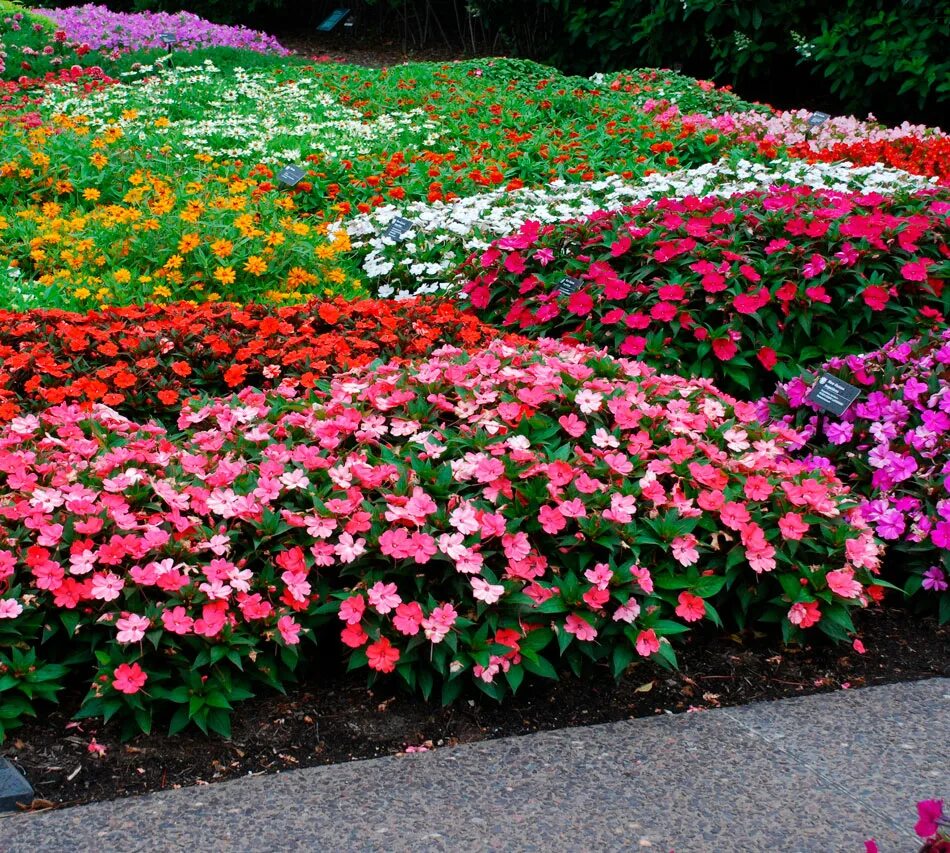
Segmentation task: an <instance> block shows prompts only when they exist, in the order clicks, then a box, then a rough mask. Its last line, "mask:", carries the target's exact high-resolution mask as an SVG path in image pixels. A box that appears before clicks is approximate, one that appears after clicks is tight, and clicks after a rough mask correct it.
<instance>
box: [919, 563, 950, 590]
mask: <svg viewBox="0 0 950 853" xmlns="http://www.w3.org/2000/svg"><path fill="white" fill-rule="evenodd" d="M922 586H923V588H924V589H929V590H930V591H931V592H944V591H945V590H946V589H947V588H948V587H950V584H948V583H947V578H946V575H944V573H943V571H942V570H941V568H940V566H931V567H930V568H929V569H927V571H926V572H924V581H923V584H922Z"/></svg>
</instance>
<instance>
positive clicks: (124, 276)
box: [113, 267, 132, 284]
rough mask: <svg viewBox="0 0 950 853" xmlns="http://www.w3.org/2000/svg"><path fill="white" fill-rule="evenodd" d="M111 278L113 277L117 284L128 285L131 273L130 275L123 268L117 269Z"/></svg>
mask: <svg viewBox="0 0 950 853" xmlns="http://www.w3.org/2000/svg"><path fill="white" fill-rule="evenodd" d="M113 276H114V277H115V280H116V281H117V282H119V284H128V283H129V282H130V281H131V280H132V273H130V272H129V271H128V270H127V269H125V268H124V267H123V268H121V269H117V270H116V271H115V272H114V273H113Z"/></svg>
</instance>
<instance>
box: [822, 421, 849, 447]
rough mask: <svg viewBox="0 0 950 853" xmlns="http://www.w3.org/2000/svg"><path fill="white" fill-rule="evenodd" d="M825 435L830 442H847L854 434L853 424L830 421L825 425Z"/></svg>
mask: <svg viewBox="0 0 950 853" xmlns="http://www.w3.org/2000/svg"><path fill="white" fill-rule="evenodd" d="M825 435H826V436H827V437H828V441H830V442H831V443H832V444H847V443H848V442H849V441H851V437H852V435H854V424H849V423H835V422H831V423H829V424H827V425H826V426H825Z"/></svg>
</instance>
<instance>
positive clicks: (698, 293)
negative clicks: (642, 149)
mask: <svg viewBox="0 0 950 853" xmlns="http://www.w3.org/2000/svg"><path fill="white" fill-rule="evenodd" d="M948 212H950V202H947V201H946V200H944V199H943V196H942V195H941V194H940V193H939V192H938V191H928V192H923V193H919V194H917V195H914V196H907V197H904V198H885V197H884V196H882V195H879V194H875V193H868V194H859V193H842V192H836V191H831V190H820V191H812V190H810V189H809V188H807V187H795V188H789V187H787V186H785V187H772V188H771V189H770V190H769V191H768V192H764V193H763V192H758V193H749V194H743V195H737V196H733V197H731V198H725V199H720V198H714V197H711V196H710V197H707V198H696V197H687V198H683V199H673V198H667V199H662V200H660V201H656V202H642V203H640V204H637V205H634V206H631V207H628V208H626V209H623V210H620V211H616V212H610V213H607V212H603V211H599V212H596V213H593V214H591V216H589V217H588V218H587V219H585V220H580V221H573V222H567V223H563V224H557V225H545V226H541V225H539V224H538V223H537V222H526V223H525V224H524V226H522V228H521V230H520V231H519V232H518V233H517V234H513V235H510V236H507V237H503V238H502V239H500V240H496V241H495V242H494V243H493V244H492V245H491V246H490V247H489V248H488V249H487V250H486V251H485V252H483V253H481V254H480V255H476V256H473V257H472V258H470V259H469V261H468V263H467V265H466V266H465V267H464V268H463V270H464V272H465V273H466V275H467V276H468V278H469V279H470V280H469V282H468V284H467V285H466V287H465V290H466V292H467V293H468V295H469V297H470V298H471V303H472V307H473V308H474V309H475V310H476V311H478V312H479V316H480V317H482V318H483V319H485V320H486V321H488V322H494V323H498V324H500V325H503V326H506V327H509V328H516V329H519V330H521V331H523V332H524V333H526V334H531V335H532V336H544V335H547V336H564V337H568V338H571V339H576V340H579V341H582V342H584V343H593V344H596V345H598V346H608V347H609V348H610V349H611V350H612V352H613V353H614V354H618V355H625V356H634V357H637V358H639V359H641V360H644V361H646V362H648V363H649V364H651V365H653V366H655V367H659V368H660V369H662V370H668V371H675V372H677V373H691V374H693V375H699V376H712V377H714V378H715V380H716V381H717V383H719V385H720V387H722V388H723V389H724V390H726V391H728V392H729V393H736V394H740V395H744V394H746V393H748V392H753V393H756V392H769V391H771V389H772V387H773V386H774V378H773V377H774V376H777V377H778V378H780V379H791V378H792V377H794V376H797V375H798V374H799V373H800V372H801V370H802V369H803V367H805V366H807V365H809V364H814V363H816V362H820V361H821V360H823V359H824V357H825V356H826V355H827V354H828V353H837V354H846V353H849V352H856V351H861V350H865V349H868V348H872V347H874V346H882V345H883V344H884V343H886V342H887V341H888V340H889V339H890V338H891V337H893V336H894V335H895V334H898V333H900V332H902V331H917V330H918V329H919V328H920V327H921V326H922V325H933V324H934V323H935V322H937V321H939V320H940V319H942V318H944V317H946V316H947V314H948V312H950V290H948V289H947V288H946V287H945V285H944V283H945V281H946V279H947V277H948V275H950V248H948V245H947V243H948V240H947V238H948V233H950V232H948V228H947V214H948ZM565 276H567V277H568V278H565ZM572 279H573V280H572Z"/></svg>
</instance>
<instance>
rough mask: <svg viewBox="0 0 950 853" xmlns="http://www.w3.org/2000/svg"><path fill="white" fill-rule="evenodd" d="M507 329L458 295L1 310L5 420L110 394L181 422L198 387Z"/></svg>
mask: <svg viewBox="0 0 950 853" xmlns="http://www.w3.org/2000/svg"><path fill="white" fill-rule="evenodd" d="M497 334H498V333H497V332H496V331H495V329H494V328H492V327H491V326H486V325H484V324H483V323H481V322H480V321H479V320H478V319H477V318H476V317H474V316H472V315H471V314H465V313H462V312H461V311H460V310H458V309H457V308H456V307H454V306H453V305H452V304H451V303H448V302H432V301H422V300H412V301H408V302H400V303H392V302H381V301H366V300H358V301H353V302H350V301H347V300H344V299H336V300H332V301H326V302H313V303H309V304H307V305H300V306H293V307H287V308H278V309H275V308H267V307H264V306H261V305H245V306H240V305H234V304H227V303H212V304H209V303H205V304H202V305H194V304H188V303H175V304H172V305H168V306H156V305H151V306H148V307H145V308H114V309H110V310H107V311H101V312H89V313H88V314H72V313H68V312H65V311H31V312H27V313H16V312H9V311H0V420H8V419H9V418H11V417H13V416H14V415H17V414H20V413H23V412H36V411H41V410H43V409H44V408H46V407H47V406H50V405H56V404H59V403H62V402H67V403H73V402H75V403H84V404H85V403H93V402H102V403H104V404H106V405H108V406H111V407H113V408H114V409H116V410H117V411H119V412H122V413H124V414H127V415H128V416H130V417H133V418H141V417H143V416H148V417H156V418H159V419H160V420H164V421H169V422H173V421H174V418H175V416H176V413H177V411H178V409H179V408H180V405H181V402H182V401H183V400H184V399H185V398H187V397H189V396H192V395H196V394H207V395H212V396H215V395H222V394H228V393H230V392H231V391H232V390H234V389H239V388H244V387H248V386H250V387H255V388H259V389H267V388H276V387H278V386H280V387H282V388H292V389H298V388H299V389H306V388H310V387H312V386H313V384H314V383H315V382H316V381H317V380H318V379H320V378H322V377H323V376H325V375H326V374H328V373H332V372H335V371H339V370H343V369H347V368H350V367H354V366H360V365H364V364H368V363H369V362H371V361H373V360H375V359H377V358H393V357H403V358H412V357H418V356H421V355H427V354H428V353H429V352H431V351H432V350H433V349H435V348H436V347H438V346H440V345H444V344H452V345H456V346H462V347H476V346H479V345H483V344H485V343H487V342H488V341H490V340H491V339H492V338H494V337H495V336H496V335H497Z"/></svg>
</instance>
